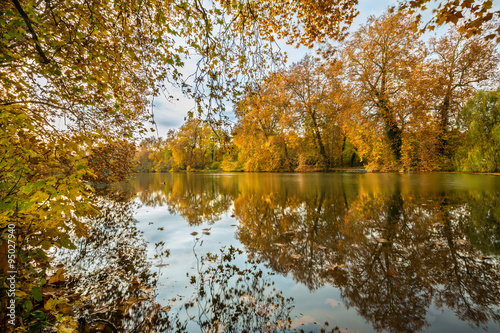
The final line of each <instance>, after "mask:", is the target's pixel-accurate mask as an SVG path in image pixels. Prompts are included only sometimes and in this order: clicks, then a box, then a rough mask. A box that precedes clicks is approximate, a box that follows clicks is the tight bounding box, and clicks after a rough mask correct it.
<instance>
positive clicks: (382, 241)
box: [376, 238, 389, 243]
mask: <svg viewBox="0 0 500 333" xmlns="http://www.w3.org/2000/svg"><path fill="white" fill-rule="evenodd" d="M376 240H377V242H379V243H389V241H388V240H387V239H385V238H377V239H376Z"/></svg>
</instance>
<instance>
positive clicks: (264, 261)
mask: <svg viewBox="0 0 500 333" xmlns="http://www.w3.org/2000/svg"><path fill="white" fill-rule="evenodd" d="M102 202H103V207H104V208H105V209H104V211H105V213H104V214H103V216H101V217H99V218H96V219H95V221H93V222H92V223H93V225H94V227H93V229H92V230H93V236H91V237H90V238H89V239H86V240H81V241H80V242H77V250H75V251H72V252H69V251H68V252H67V253H65V254H63V255H62V257H64V258H65V259H64V260H65V261H66V264H67V265H69V266H71V267H72V270H73V274H78V272H80V273H79V274H80V275H81V279H79V281H80V282H78V283H80V285H78V283H77V285H75V288H76V289H78V290H81V291H83V293H84V294H86V295H88V296H89V298H90V299H92V300H93V301H94V303H96V304H94V305H92V306H90V305H89V309H91V310H90V312H91V313H93V314H94V315H99V314H100V316H101V318H105V319H106V320H109V321H113V322H114V323H115V326H116V327H118V328H119V330H120V331H123V332H125V331H127V330H129V331H132V330H134V329H136V330H137V331H140V330H142V331H145V332H153V331H155V332H214V333H215V332H273V331H281V330H283V331H298V332H300V330H303V331H304V332H311V331H312V332H323V331H324V332H332V331H333V332H380V331H384V332H473V331H478V332H479V331H482V330H483V329H487V330H488V331H489V332H500V307H499V304H500V262H499V254H500V177H496V176H487V175H463V174H411V175H408V174H338V173H335V174H326V173H319V174H270V173H265V174H259V173H251V174H249V173H235V174H226V173H224V174H199V173H193V174H191V173H189V174H139V175H137V177H136V178H135V180H133V181H131V182H129V183H128V184H125V185H124V186H123V187H122V188H121V189H120V191H117V192H116V193H115V194H114V195H112V196H108V197H106V198H103V199H102ZM82 272H84V273H82ZM83 275H85V276H83ZM90 286H92V287H90Z"/></svg>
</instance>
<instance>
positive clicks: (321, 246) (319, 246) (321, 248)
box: [318, 245, 327, 250]
mask: <svg viewBox="0 0 500 333" xmlns="http://www.w3.org/2000/svg"><path fill="white" fill-rule="evenodd" d="M318 249H320V250H326V249H327V247H326V246H323V245H318Z"/></svg>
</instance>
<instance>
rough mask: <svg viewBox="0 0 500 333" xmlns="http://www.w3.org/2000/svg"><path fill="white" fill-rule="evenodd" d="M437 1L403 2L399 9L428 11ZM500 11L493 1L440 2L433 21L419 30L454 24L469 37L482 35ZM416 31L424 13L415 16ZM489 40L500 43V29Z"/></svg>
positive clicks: (493, 32)
mask: <svg viewBox="0 0 500 333" xmlns="http://www.w3.org/2000/svg"><path fill="white" fill-rule="evenodd" d="M434 2H436V0H409V1H402V2H400V4H399V9H400V10H401V9H402V10H406V9H410V11H411V12H415V13H417V12H419V11H426V10H427V8H428V7H429V5H431V6H432V4H433V3H434ZM499 16H500V11H498V10H495V9H493V1H492V0H479V1H473V0H458V1H453V0H445V1H440V2H439V4H438V6H437V8H435V9H434V10H433V13H432V16H431V19H430V20H429V21H428V22H426V24H425V25H423V26H422V27H421V28H420V29H419V30H420V31H426V30H434V29H435V28H436V27H438V26H442V25H443V24H449V23H453V24H454V25H456V26H459V27H460V32H461V33H463V34H465V35H466V36H467V37H471V36H474V35H478V34H481V33H482V32H483V31H484V30H485V26H487V25H488V24H489V23H490V22H491V21H494V20H495V19H498V18H499ZM414 22H415V30H417V28H416V27H417V26H418V24H419V23H420V22H422V13H418V14H416V15H415V21H414ZM485 37H486V39H487V40H490V39H496V42H497V43H499V42H500V28H498V27H497V28H496V29H495V30H494V31H492V32H490V33H489V34H487V35H485Z"/></svg>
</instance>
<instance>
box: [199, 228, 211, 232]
mask: <svg viewBox="0 0 500 333" xmlns="http://www.w3.org/2000/svg"><path fill="white" fill-rule="evenodd" d="M210 229H212V228H204V229H201V230H203V231H210Z"/></svg>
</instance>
